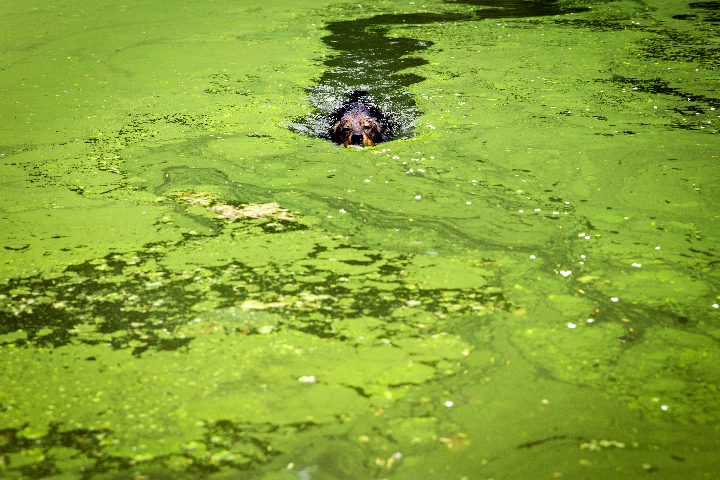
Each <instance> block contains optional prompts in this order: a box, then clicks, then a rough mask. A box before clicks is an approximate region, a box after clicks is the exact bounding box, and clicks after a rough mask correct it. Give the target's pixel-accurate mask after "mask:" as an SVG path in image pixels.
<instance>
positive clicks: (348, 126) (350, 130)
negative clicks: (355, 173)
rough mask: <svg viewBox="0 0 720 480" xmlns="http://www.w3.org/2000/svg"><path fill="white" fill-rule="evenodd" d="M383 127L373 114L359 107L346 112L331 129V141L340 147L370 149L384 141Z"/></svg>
mask: <svg viewBox="0 0 720 480" xmlns="http://www.w3.org/2000/svg"><path fill="white" fill-rule="evenodd" d="M383 130H384V129H383V126H382V125H381V124H380V122H379V121H378V119H377V118H375V117H373V115H372V114H371V112H370V111H369V110H368V109H367V108H364V106H362V105H358V107H357V108H353V109H350V110H348V111H347V112H345V114H344V115H343V116H342V118H340V120H338V121H337V122H335V125H333V126H332V127H331V128H330V139H331V140H332V141H333V142H335V143H338V144H340V145H344V146H346V147H347V146H348V145H362V146H364V147H370V146H373V145H375V144H376V143H378V142H381V141H382V133H383Z"/></svg>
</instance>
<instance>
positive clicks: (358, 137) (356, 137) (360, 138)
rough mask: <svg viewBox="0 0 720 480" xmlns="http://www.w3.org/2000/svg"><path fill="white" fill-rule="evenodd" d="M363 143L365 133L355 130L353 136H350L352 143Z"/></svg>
mask: <svg viewBox="0 0 720 480" xmlns="http://www.w3.org/2000/svg"><path fill="white" fill-rule="evenodd" d="M362 144H363V134H362V133H360V132H353V134H352V136H351V137H350V145H362Z"/></svg>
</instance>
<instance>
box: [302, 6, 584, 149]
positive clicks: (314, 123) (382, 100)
mask: <svg viewBox="0 0 720 480" xmlns="http://www.w3.org/2000/svg"><path fill="white" fill-rule="evenodd" d="M447 4H450V5H451V4H464V5H473V6H474V7H476V8H475V9H474V10H472V11H471V12H468V13H465V12H463V13H458V12H447V13H430V12H418V13H407V14H382V15H375V16H372V17H369V18H360V19H356V20H343V21H338V22H329V23H328V24H327V26H326V27H325V28H326V29H327V31H328V32H329V35H327V36H325V37H324V38H323V39H322V41H323V42H324V43H325V44H326V45H328V46H329V47H330V48H332V49H333V50H334V51H335V52H336V54H335V55H333V56H331V57H329V58H328V59H326V60H325V62H324V63H325V66H326V70H325V72H324V73H323V74H322V75H321V76H320V78H319V79H318V82H317V84H316V85H315V86H312V87H308V88H307V92H308V100H309V101H310V102H311V103H312V104H313V107H314V110H315V111H314V112H313V113H311V114H309V115H307V116H306V117H303V118H299V119H296V120H295V122H294V123H293V124H291V125H289V127H290V128H291V129H292V130H293V131H295V132H297V133H302V134H307V135H311V136H315V137H320V138H327V130H328V128H329V127H330V125H329V120H328V119H329V117H330V115H331V113H332V112H333V111H334V110H335V109H337V108H338V107H340V106H341V105H342V104H343V103H344V102H345V101H346V100H347V97H348V94H349V93H350V92H352V91H356V90H362V91H366V92H368V94H369V99H370V100H371V101H372V102H373V103H375V104H376V105H377V106H378V107H379V108H380V109H381V110H382V111H383V112H384V113H385V115H386V116H387V117H388V118H389V119H390V121H391V122H392V127H393V132H394V136H393V138H394V139H404V138H410V137H412V136H413V135H414V128H415V119H416V118H417V117H418V116H419V115H420V113H421V112H420V111H419V110H418V109H417V107H416V104H415V100H414V99H413V97H412V95H411V94H410V92H409V91H408V89H409V87H410V86H411V85H413V84H416V83H419V82H422V81H424V80H425V77H422V76H420V75H418V74H416V73H413V72H412V70H410V71H407V70H409V69H413V68H415V67H419V66H423V65H426V64H427V63H428V61H427V60H426V59H425V58H423V57H422V56H421V53H422V52H423V51H424V50H426V49H427V48H430V47H432V45H433V42H431V41H429V40H418V39H415V38H409V37H402V36H389V35H388V31H389V30H390V29H391V27H395V26H401V27H405V28H407V29H413V28H422V27H423V26H424V25H428V24H441V23H447V22H468V21H482V20H485V19H497V18H522V17H537V16H546V15H559V14H564V13H571V12H582V11H587V10H588V9H587V8H564V7H563V6H562V5H560V4H558V2H552V1H550V2H533V1H502V0H478V1H473V0H465V1H453V2H448V3H447Z"/></svg>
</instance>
